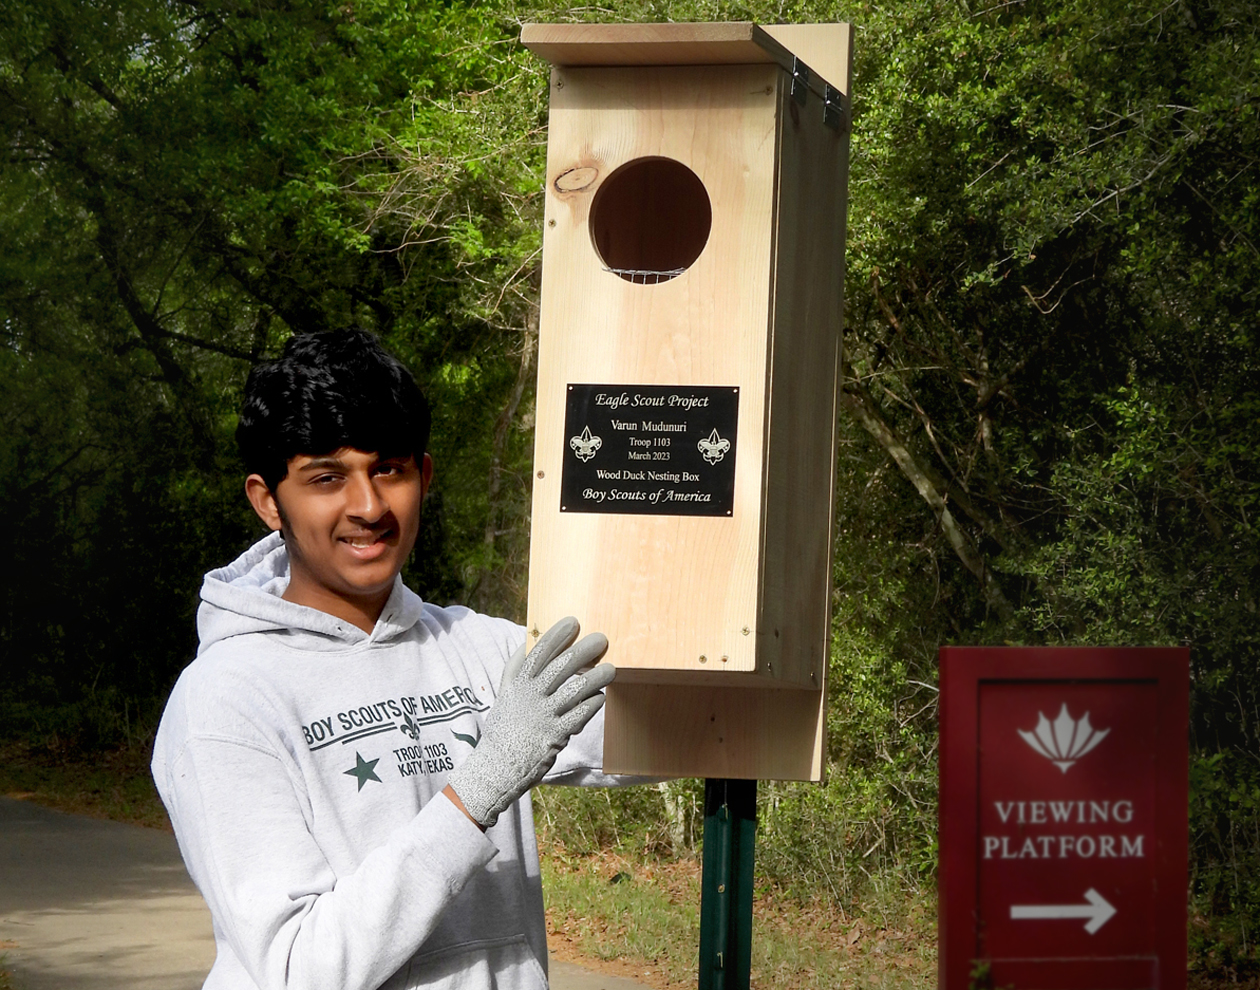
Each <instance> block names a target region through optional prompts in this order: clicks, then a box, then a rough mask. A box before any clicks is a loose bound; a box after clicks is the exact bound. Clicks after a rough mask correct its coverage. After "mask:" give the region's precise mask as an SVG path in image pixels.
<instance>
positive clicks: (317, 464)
mask: <svg viewBox="0 0 1260 990" xmlns="http://www.w3.org/2000/svg"><path fill="white" fill-rule="evenodd" d="M432 476H433V462H432V461H431V460H430V459H429V455H428V454H425V455H423V459H422V461H421V462H420V463H419V464H417V463H416V459H415V457H414V456H412V455H407V456H406V457H394V458H389V459H382V458H380V457H379V456H378V455H376V454H374V453H369V452H367V451H362V450H356V449H354V448H350V447H343V448H342V449H340V450H336V451H333V452H332V453H330V454H324V455H320V456H309V455H305V454H304V455H300V456H298V457H294V458H292V459H290V461H289V471H288V474H286V475H285V476H284V478H283V480H281V482H280V483H279V484H278V485H277V486H276V490H275V491H274V492H272V491H270V490H269V489H268V488H267V485H266V482H264V481H263V479H262V478H261V477H260V476H259V475H256V474H252V475H250V476H249V478H248V479H247V480H246V482H245V491H246V494H247V495H248V497H249V500H250V502H251V504H253V506H254V510H255V511H256V512H257V513H258V515H259V516H260V517H261V518H262V520H263V522H265V523H267V525H268V526H270V527H271V528H272V529H279V530H282V532H283V534H284V538H285V546H286V548H287V549H288V552H289V562H290V580H289V588H288V590H287V591H286V592H285V594H284V597H285V598H286V599H287V600H289V601H292V602H297V603H298V604H300V605H308V606H310V607H312V608H317V609H320V610H321V611H324V612H328V613H330V614H332V615H336V616H338V617H340V618H344V619H347V620H348V621H351V622H355V623H356V624H357V625H359V626H360V627H362V628H368V629H370V628H371V626H372V625H373V624H375V622H376V619H377V618H378V617H379V615H380V611H381V609H382V608H384V606H385V601H386V600H387V599H388V598H389V594H390V591H391V590H392V589H393V585H394V578H395V577H396V576H397V574H398V572H399V571H400V570H402V566H403V564H404V563H406V561H407V558H408V556H410V554H411V550H412V548H413V547H414V546H415V543H416V536H417V535H418V534H419V531H420V505H421V503H422V502H423V500H424V495H425V492H426V491H427V490H428V487H429V481H430V479H431V478H432Z"/></svg>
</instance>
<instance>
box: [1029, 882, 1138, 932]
mask: <svg viewBox="0 0 1260 990" xmlns="http://www.w3.org/2000/svg"><path fill="white" fill-rule="evenodd" d="M1085 900H1087V901H1089V903H1088V904H1012V905H1011V919H1012V920H1015V919H1019V918H1025V919H1030V918H1088V919H1089V922H1088V923H1087V924H1086V925H1085V930H1086V931H1087V932H1089V933H1090V934H1091V935H1093V934H1094V933H1095V932H1096V931H1098V929H1100V928H1101V927H1102V926H1103V925H1105V924H1106V923H1107V922H1108V921H1110V920H1111V916H1112V915H1113V914H1115V913H1116V909H1115V908H1114V907H1112V906H1111V904H1110V903H1108V901H1107V899H1106V898H1105V897H1103V895H1102V894H1100V893H1098V891H1096V890H1095V889H1094V888H1093V887H1090V888H1089V890H1087V891H1085Z"/></svg>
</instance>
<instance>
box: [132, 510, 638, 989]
mask: <svg viewBox="0 0 1260 990" xmlns="http://www.w3.org/2000/svg"><path fill="white" fill-rule="evenodd" d="M288 573H289V563H288V555H287V553H286V552H285V549H284V543H283V542H282V540H281V539H280V537H279V536H278V535H277V534H272V535H271V536H269V537H267V538H266V539H264V540H262V541H260V542H259V543H257V544H256V545H255V546H254V547H252V548H251V549H250V550H248V551H247V552H246V553H244V554H243V555H242V556H241V557H240V558H238V559H237V560H236V561H234V562H233V563H232V564H230V565H229V566H227V567H224V568H221V569H219V570H216V571H211V572H210V573H209V574H207V575H206V580H205V584H204V585H203V587H202V591H201V597H202V604H201V607H200V610H199V612H198V615H197V626H198V631H199V633H200V637H201V646H200V649H199V650H198V655H197V659H196V660H195V661H193V663H192V664H190V665H189V666H188V667H187V669H185V671H184V672H183V674H182V675H181V676H180V678H179V682H178V683H177V684H176V685H175V689H174V691H173V692H172V694H171V698H170V701H169V702H168V704H167V707H166V711H165V713H164V715H163V717H162V724H161V727H160V729H159V730H158V735H157V741H156V744H155V746H154V755H153V776H154V779H155V780H156V782H157V786H158V791H159V792H160V793H161V796H162V800H163V801H164V802H165V804H166V807H167V810H168V811H169V812H170V816H171V821H172V822H173V823H174V826H175V834H176V836H177V837H178V839H179V845H180V849H181V851H182V852H183V856H184V861H185V863H187V865H188V871H189V873H190V874H191V875H192V878H193V880H194V881H195V882H196V884H197V886H198V888H199V889H200V890H201V893H202V894H203V896H204V897H205V899H206V901H207V902H208V903H209V905H210V911H211V914H212V916H213V920H214V937H215V942H216V948H217V957H216V959H215V963H214V967H213V969H212V970H211V972H210V975H209V977H208V978H207V980H206V983H205V987H206V988H207V990H228V988H230V990H250V988H257V990H279V988H293V990H296V988H303V990H306V988H311V990H314V988H327V990H376V988H377V987H382V986H384V987H388V988H390V990H401V988H406V987H434V988H446V990H455V988H460V990H465V988H467V990H483V988H484V990H491V988H503V990H545V988H546V986H547V976H546V968H547V948H546V927H545V921H544V917H543V901H542V886H541V883H540V879H539V872H538V850H537V846H536V842H535V838H534V826H533V816H532V812H531V808H530V801H529V795H528V794H526V795H525V796H524V797H523V798H521V800H520V801H518V802H517V803H516V804H514V805H512V806H511V807H509V808H508V810H507V811H505V812H504V813H503V814H502V815H501V816H500V817H499V820H498V823H497V824H496V825H495V826H494V827H493V828H491V829H489V830H488V831H487V832H486V833H485V834H482V832H481V831H480V830H479V829H478V828H477V827H476V826H475V825H474V824H473V823H472V822H471V821H469V820H468V818H467V817H465V815H464V814H463V812H461V811H460V810H459V809H458V808H456V807H455V806H454V805H453V804H452V803H451V802H450V801H449V800H448V799H447V798H446V797H445V796H443V795H442V794H441V791H442V788H443V787H445V786H446V777H447V774H448V772H449V771H450V770H452V769H454V768H455V767H456V766H458V765H459V764H460V763H461V762H462V761H463V760H464V759H465V758H466V757H467V755H468V754H469V753H470V752H471V751H472V747H473V746H475V745H476V743H477V741H478V740H479V739H480V737H481V725H482V722H483V720H484V718H485V715H486V713H487V711H488V710H489V708H490V706H491V705H492V704H493V702H494V697H495V692H496V690H497V689H498V687H499V682H500V679H501V677H502V673H503V667H504V664H505V663H506V661H507V659H508V658H509V657H510V656H511V654H512V652H513V651H514V650H515V649H516V648H517V647H518V646H519V645H520V644H521V643H522V642H523V641H524V630H523V629H522V628H521V627H519V626H517V625H515V624H513V623H511V622H508V621H506V620H504V619H495V618H490V617H487V616H483V615H479V614H477V613H475V612H472V611H469V610H468V609H465V608H436V607H434V606H432V605H429V604H427V603H425V602H422V601H421V600H420V598H419V597H417V596H416V595H415V594H413V593H412V592H411V591H409V590H408V589H407V588H405V587H404V586H403V584H402V581H401V580H398V581H396V583H395V586H394V589H393V592H392V594H391V595H390V598H389V601H388V602H387V603H386V605H385V609H384V611H383V612H382V613H381V617H380V619H379V621H378V622H377V623H376V627H375V628H374V629H373V630H372V632H371V634H370V635H369V634H368V633H365V632H363V631H362V630H360V629H358V628H357V627H356V626H354V625H353V624H351V623H349V622H345V621H343V620H341V619H338V618H336V617H335V616H332V615H329V614H327V613H324V612H320V611H317V610H315V609H311V608H307V607H305V606H302V605H297V604H294V603H292V602H287V601H285V600H284V599H282V598H281V597H280V596H281V594H283V592H284V589H285V588H286V587H287V585H288ZM602 742H603V712H602V711H601V712H600V713H599V714H597V715H596V717H595V719H593V720H592V721H591V723H590V724H589V725H588V726H587V727H586V729H584V730H583V731H582V733H581V734H579V735H578V736H575V737H574V738H573V739H572V740H570V743H569V745H568V747H567V748H566V749H565V750H564V751H563V752H562V753H561V754H560V757H559V759H558V760H557V762H556V765H555V767H554V768H553V769H552V772H551V773H550V774H548V777H547V780H548V781H549V782H559V783H575V784H611V783H616V782H618V781H616V779H615V778H610V777H605V776H604V775H603V774H602V773H600V770H599V768H600V764H601V760H602Z"/></svg>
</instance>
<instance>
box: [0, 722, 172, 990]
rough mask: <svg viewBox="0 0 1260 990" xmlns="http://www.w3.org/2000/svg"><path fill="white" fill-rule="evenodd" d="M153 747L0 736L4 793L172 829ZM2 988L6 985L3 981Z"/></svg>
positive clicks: (1, 790) (1, 788)
mask: <svg viewBox="0 0 1260 990" xmlns="http://www.w3.org/2000/svg"><path fill="white" fill-rule="evenodd" d="M149 757H150V753H149V749H148V747H132V748H124V749H117V750H111V751H106V752H101V753H81V752H75V751H70V750H66V749H64V748H58V747H41V746H32V745H31V744H30V743H27V742H21V741H7V742H0V795H3V796H5V797H13V798H21V799H23V800H28V801H34V802H36V803H38V804H42V805H44V806H46V807H49V808H56V809H57V810H59V811H69V812H73V813H75V814H79V815H91V816H92V817H94V818H108V819H111V820H112V821H117V822H127V823H129V824H132V825H144V826H147V827H149V828H162V829H166V830H168V831H169V830H170V827H171V824H170V819H168V818H167V816H166V809H165V808H164V807H163V806H162V801H161V799H160V798H159V797H158V794H157V788H156V787H154V785H153V778H152V776H150V774H149ZM0 990H5V988H4V984H2V983H0Z"/></svg>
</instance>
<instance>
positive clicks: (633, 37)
mask: <svg viewBox="0 0 1260 990" xmlns="http://www.w3.org/2000/svg"><path fill="white" fill-rule="evenodd" d="M850 38H851V31H850V25H848V24H771V25H766V26H765V27H762V26H760V25H757V24H753V23H752V22H751V21H734V22H726V23H711V24H526V25H524V26H523V27H522V28H521V42H522V43H523V44H524V45H525V47H526V48H528V49H530V51H532V52H533V53H534V54H535V55H538V56H540V57H541V58H545V59H546V60H547V61H548V62H551V63H552V64H553V65H587V66H603V65H642V66H651V65H746V64H750V63H759V62H769V63H777V64H779V65H781V66H782V67H783V68H784V69H786V70H787V71H788V72H791V71H792V65H793V59H794V58H795V57H799V58H800V60H801V61H802V62H804V63H805V64H806V65H808V66H809V68H810V69H811V71H812V74H813V75H812V76H811V79H810V83H811V85H810V88H811V89H814V88H816V86H817V77H821V78H822V80H823V81H824V82H827V83H830V84H831V85H832V86H833V87H835V88H836V89H839V90H840V91H842V92H844V93H848V91H849V72H848V66H849V42H850Z"/></svg>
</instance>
